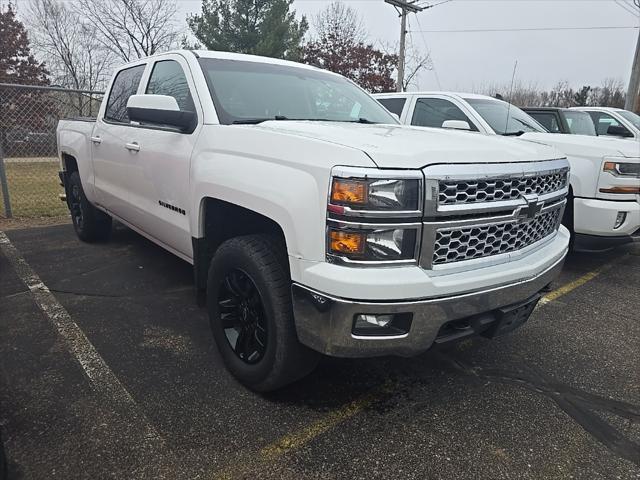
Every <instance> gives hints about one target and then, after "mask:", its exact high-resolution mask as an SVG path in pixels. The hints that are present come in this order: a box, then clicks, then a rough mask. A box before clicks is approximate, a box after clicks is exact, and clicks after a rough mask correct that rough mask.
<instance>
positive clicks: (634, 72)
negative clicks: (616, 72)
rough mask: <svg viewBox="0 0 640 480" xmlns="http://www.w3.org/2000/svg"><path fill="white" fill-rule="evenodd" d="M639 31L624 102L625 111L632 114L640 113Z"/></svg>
mask: <svg viewBox="0 0 640 480" xmlns="http://www.w3.org/2000/svg"><path fill="white" fill-rule="evenodd" d="M639 97H640V31H638V41H637V43H636V55H635V57H633V65H632V66H631V78H630V79H629V89H628V90H627V100H626V101H625V102H624V108H625V110H630V111H632V112H634V111H635V112H638V111H640V98H639Z"/></svg>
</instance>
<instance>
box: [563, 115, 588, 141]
mask: <svg viewBox="0 0 640 480" xmlns="http://www.w3.org/2000/svg"><path fill="white" fill-rule="evenodd" d="M563 115H564V118H565V120H566V121H567V125H568V126H569V132H571V133H573V134H574V135H593V136H595V135H596V127H595V125H594V124H593V120H591V115H589V114H588V113H585V112H577V111H569V112H568V111H564V112H563Z"/></svg>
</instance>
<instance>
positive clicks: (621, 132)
mask: <svg viewBox="0 0 640 480" xmlns="http://www.w3.org/2000/svg"><path fill="white" fill-rule="evenodd" d="M607 135H615V136H616V137H633V133H631V132H630V131H629V130H627V129H626V127H623V126H622V125H609V128H607Z"/></svg>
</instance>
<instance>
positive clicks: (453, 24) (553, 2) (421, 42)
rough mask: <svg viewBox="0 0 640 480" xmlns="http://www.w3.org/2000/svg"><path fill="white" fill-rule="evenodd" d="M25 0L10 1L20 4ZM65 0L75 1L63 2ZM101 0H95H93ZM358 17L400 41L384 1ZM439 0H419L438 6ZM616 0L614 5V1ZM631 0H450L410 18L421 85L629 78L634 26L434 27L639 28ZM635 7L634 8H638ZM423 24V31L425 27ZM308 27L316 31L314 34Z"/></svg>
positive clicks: (190, 2) (302, 4)
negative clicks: (428, 60) (422, 55)
mask: <svg viewBox="0 0 640 480" xmlns="http://www.w3.org/2000/svg"><path fill="white" fill-rule="evenodd" d="M28 1H29V0H14V2H16V3H17V4H18V6H19V10H20V6H21V5H22V4H25V3H28ZM64 1H67V2H70V1H74V0H64ZM96 1H99V0H96ZM176 1H177V3H178V8H179V13H178V16H179V18H178V19H177V20H178V21H179V23H180V25H181V26H183V27H184V28H185V31H186V30H187V27H186V22H185V18H186V17H187V15H188V14H191V13H197V12H200V10H201V1H200V0H176ZM343 1H344V3H346V4H347V5H349V6H351V7H353V8H354V9H355V10H357V12H358V13H359V14H360V16H361V17H362V19H363V21H364V24H365V26H366V28H367V30H368V32H369V40H370V41H371V42H372V43H374V44H377V45H378V46H380V45H382V44H384V45H394V44H397V43H398V39H399V35H400V20H399V18H398V15H397V13H396V11H395V10H394V8H393V7H392V6H391V5H388V4H386V3H384V0H343ZM440 1H442V0H419V3H420V4H423V5H427V4H437V3H439V2H440ZM616 2H617V3H616ZM329 3H330V0H295V1H294V8H295V10H296V13H297V16H298V17H300V16H301V15H306V16H307V17H308V18H309V19H311V17H313V16H314V15H315V14H317V13H318V12H319V11H320V10H322V9H323V8H324V7H326V6H327V5H328V4H329ZM620 3H624V4H625V5H627V7H628V8H629V9H630V10H633V8H634V7H633V3H632V0H451V1H449V2H448V3H446V4H443V5H437V6H435V7H434V8H432V9H428V10H425V11H423V12H421V13H419V14H418V15H417V16H416V15H413V14H412V15H410V17H409V30H410V34H409V41H412V42H413V44H414V45H415V48H417V49H419V50H421V51H422V52H425V51H427V48H428V49H429V50H430V52H431V57H432V59H433V62H434V65H435V71H430V72H425V73H423V74H422V75H421V76H420V78H419V79H418V80H419V85H417V86H416V87H413V88H412V89H414V90H415V89H416V88H418V89H421V90H436V89H439V90H473V89H476V90H477V89H480V88H482V87H487V86H490V85H500V86H502V85H508V84H509V83H510V82H511V75H512V73H513V67H514V63H515V62H516V60H517V62H518V65H517V70H516V80H517V81H520V82H521V83H523V84H525V85H529V84H534V85H537V86H538V87H539V88H551V87H553V86H554V85H555V84H556V83H557V82H558V81H561V80H566V81H568V82H569V84H570V85H571V86H573V87H574V88H579V87H580V86H582V85H591V86H597V85H601V84H602V82H603V80H604V79H606V78H616V79H620V80H622V81H623V82H624V85H625V87H626V84H627V83H628V81H629V76H630V73H631V64H632V61H633V55H634V52H635V45H636V41H637V38H638V29H637V28H635V29H634V28H626V29H588V30H546V31H511V32H457V33H456V32H434V30H440V31H442V30H492V29H494V30H495V29H532V28H534V29H537V28H547V29H549V28H574V29H575V28H591V27H625V26H626V27H633V26H640V18H639V17H638V16H634V15H633V14H632V13H630V12H628V11H626V10H625V9H623V8H622V7H621V6H620V5H618V4H620ZM636 11H637V8H636ZM425 30H426V32H425ZM311 33H313V32H311Z"/></svg>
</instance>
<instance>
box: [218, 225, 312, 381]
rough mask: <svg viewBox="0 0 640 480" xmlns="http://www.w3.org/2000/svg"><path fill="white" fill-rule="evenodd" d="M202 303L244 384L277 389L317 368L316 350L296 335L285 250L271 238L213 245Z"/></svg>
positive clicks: (226, 358) (229, 362) (228, 364)
mask: <svg viewBox="0 0 640 480" xmlns="http://www.w3.org/2000/svg"><path fill="white" fill-rule="evenodd" d="M207 308H208V310H209V320H210V322H211V330H212V332H213V338H214V339H215V342H216V344H217V346H218V350H219V351H220V354H221V356H222V359H223V361H224V363H225V365H226V367H227V369H228V370H229V371H230V372H231V373H232V374H233V376H234V377H235V378H236V379H237V380H238V381H239V382H240V383H242V384H243V385H245V386H246V387H248V388H250V389H252V390H255V391H258V392H267V391H272V390H276V389H278V388H280V387H283V386H285V385H287V384H289V383H292V382H294V381H296V380H298V379H300V378H302V377H303V376H305V375H307V374H308V373H310V372H311V371H312V370H313V369H314V368H315V367H316V365H317V363H318V360H319V358H320V354H318V353H317V352H315V351H313V350H311V349H309V348H307V347H305V346H304V345H302V344H301V343H300V342H299V341H298V337H297V335H296V329H295V324H294V320H293V307H292V302H291V279H290V277H289V273H288V267H287V264H286V250H285V247H284V245H282V242H279V241H278V240H277V239H276V238H273V237H271V236H268V235H249V236H243V237H237V238H233V239H231V240H228V241H226V242H224V243H223V244H222V245H221V246H220V248H218V250H217V252H216V254H215V255H214V257H213V259H212V261H211V265H210V267H209V274H208V279H207ZM234 332H235V333H234Z"/></svg>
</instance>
